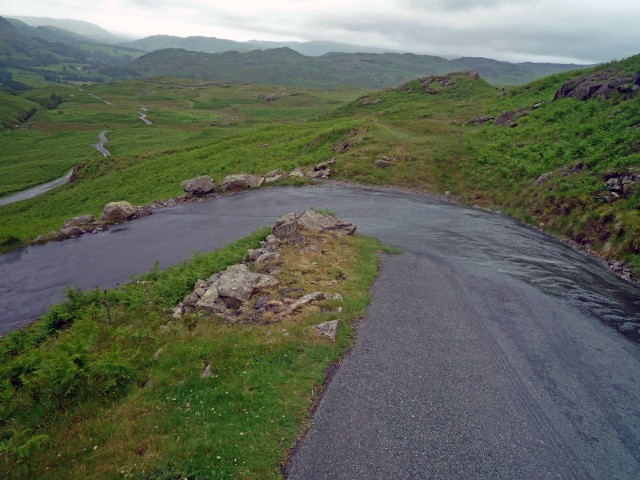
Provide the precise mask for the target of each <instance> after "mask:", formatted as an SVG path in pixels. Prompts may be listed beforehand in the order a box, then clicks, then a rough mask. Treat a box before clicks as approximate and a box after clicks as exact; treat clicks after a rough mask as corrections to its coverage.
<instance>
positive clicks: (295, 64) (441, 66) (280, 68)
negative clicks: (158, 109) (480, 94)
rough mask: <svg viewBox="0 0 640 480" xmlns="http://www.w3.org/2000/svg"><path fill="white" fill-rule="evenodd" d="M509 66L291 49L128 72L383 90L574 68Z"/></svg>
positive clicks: (184, 59)
mask: <svg viewBox="0 0 640 480" xmlns="http://www.w3.org/2000/svg"><path fill="white" fill-rule="evenodd" d="M537 65H538V64H533V63H526V64H512V63H508V62H499V61H496V60H489V59H483V58H468V59H457V60H446V59H444V58H441V57H436V56H431V55H415V54H409V53H404V54H400V53H383V54H375V53H327V54H325V55H322V56H319V57H308V56H304V55H302V54H300V53H298V52H296V51H294V50H292V49H291V48H288V47H282V48H276V49H271V50H253V51H250V52H225V53H217V54H208V53H202V52H194V51H187V50H183V49H173V48H172V49H166V50H160V51H155V52H151V53H149V54H147V55H144V56H142V57H140V58H138V59H136V60H134V61H133V62H132V63H131V64H129V66H128V68H129V69H130V71H131V73H132V74H133V75H136V76H140V77H156V76H180V77H187V78H202V79H210V80H219V81H228V82H248V83H263V84H275V85H287V86H300V87H320V88H326V87H340V86H356V87H363V88H385V87H389V86H394V85H399V84H401V83H404V82H406V81H409V80H411V79H414V78H416V77H420V76H424V75H433V74H442V73H450V72H454V71H459V70H475V71H477V72H478V73H480V75H482V76H483V77H485V78H486V79H487V80H489V81H490V82H492V83H497V84H514V83H523V82H526V81H531V80H534V79H536V78H539V77H542V76H544V75H546V74H548V73H557V72H564V71H567V70H574V69H577V68H579V67H580V66H579V65H563V64H542V66H541V67H540V68H538V67H537Z"/></svg>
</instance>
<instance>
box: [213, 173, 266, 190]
mask: <svg viewBox="0 0 640 480" xmlns="http://www.w3.org/2000/svg"><path fill="white" fill-rule="evenodd" d="M263 183H264V178H263V177H260V176H258V175H251V174H249V173H238V174H236V175H229V176H227V177H225V179H224V181H223V182H222V186H221V189H222V191H223V192H238V191H242V190H249V189H252V188H260V187H261V186H262V184H263Z"/></svg>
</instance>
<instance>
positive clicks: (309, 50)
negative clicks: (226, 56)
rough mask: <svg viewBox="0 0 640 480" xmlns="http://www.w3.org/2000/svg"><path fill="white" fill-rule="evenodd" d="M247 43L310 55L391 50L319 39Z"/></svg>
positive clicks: (258, 46)
mask: <svg viewBox="0 0 640 480" xmlns="http://www.w3.org/2000/svg"><path fill="white" fill-rule="evenodd" d="M246 43H247V45H251V46H253V47H255V48H261V49H268V48H280V47H289V48H290V49H292V50H295V51H296V52H298V53H301V54H302V55H307V56H309V57H319V56H321V55H325V54H327V53H331V52H343V53H386V52H389V51H390V50H389V49H384V48H372V47H363V46H361V45H350V44H347V43H338V42H323V41H317V40H316V41H311V42H267V41H261V40H250V41H249V42H246Z"/></svg>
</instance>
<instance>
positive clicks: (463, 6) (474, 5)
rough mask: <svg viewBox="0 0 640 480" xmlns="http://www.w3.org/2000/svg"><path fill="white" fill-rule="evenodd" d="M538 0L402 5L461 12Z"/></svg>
mask: <svg viewBox="0 0 640 480" xmlns="http://www.w3.org/2000/svg"><path fill="white" fill-rule="evenodd" d="M535 3H537V0H427V1H425V0H401V1H400V5H402V6H405V7H409V8H412V9H419V10H422V11H430V10H437V11H460V10H474V9H485V8H494V7H497V6H501V5H532V4H535Z"/></svg>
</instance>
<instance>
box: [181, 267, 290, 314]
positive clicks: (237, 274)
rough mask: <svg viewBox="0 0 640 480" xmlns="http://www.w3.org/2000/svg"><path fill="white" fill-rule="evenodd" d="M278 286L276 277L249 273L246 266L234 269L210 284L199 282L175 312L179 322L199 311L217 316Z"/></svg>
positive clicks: (204, 281)
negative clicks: (187, 315) (186, 315)
mask: <svg viewBox="0 0 640 480" xmlns="http://www.w3.org/2000/svg"><path fill="white" fill-rule="evenodd" d="M277 284H278V281H277V280H276V279H275V277H273V276H271V275H265V274H261V273H255V272H252V271H251V270H249V267H248V266H247V265H245V264H238V265H231V266H230V267H228V268H227V269H226V270H224V271H223V272H221V273H216V274H215V275H212V276H211V277H209V278H208V279H207V280H199V281H198V282H197V283H196V286H195V288H194V290H193V292H191V293H190V294H189V295H187V296H186V297H185V298H184V299H183V300H182V302H180V303H179V304H178V306H177V307H176V308H175V309H174V311H173V317H174V318H176V319H179V318H181V317H182V315H184V314H185V313H191V312H193V311H195V310H196V309H199V310H202V311H204V312H205V313H208V314H212V315H218V314H224V313H226V312H228V311H230V310H234V309H237V308H238V307H240V306H241V305H242V303H244V302H246V301H247V300H249V299H251V298H252V297H253V296H254V295H256V294H257V293H258V292H260V291H261V290H262V289H265V288H268V287H273V286H275V285H277Z"/></svg>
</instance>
